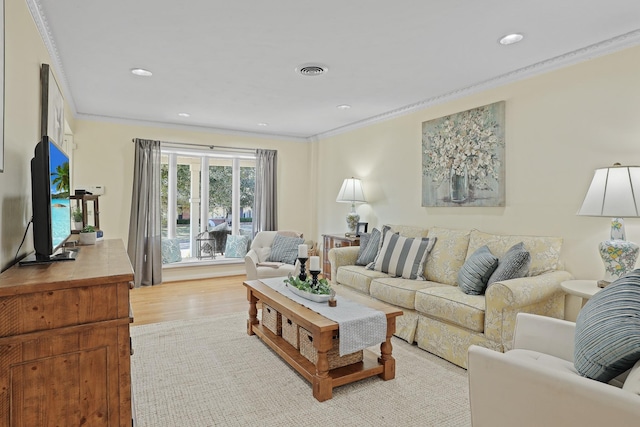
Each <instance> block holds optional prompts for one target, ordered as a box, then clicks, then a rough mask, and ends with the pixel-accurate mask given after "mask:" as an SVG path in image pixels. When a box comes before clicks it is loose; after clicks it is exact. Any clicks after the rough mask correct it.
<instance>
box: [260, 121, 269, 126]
mask: <svg viewBox="0 0 640 427" xmlns="http://www.w3.org/2000/svg"><path fill="white" fill-rule="evenodd" d="M258 126H269V123H264V122H261V123H258Z"/></svg>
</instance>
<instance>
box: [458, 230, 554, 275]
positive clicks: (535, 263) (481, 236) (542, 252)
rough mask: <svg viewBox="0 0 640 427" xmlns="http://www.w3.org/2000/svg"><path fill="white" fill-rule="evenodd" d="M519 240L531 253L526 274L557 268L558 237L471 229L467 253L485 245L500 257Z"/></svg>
mask: <svg viewBox="0 0 640 427" xmlns="http://www.w3.org/2000/svg"><path fill="white" fill-rule="evenodd" d="M520 242H523V243H524V248H525V249H526V250H527V251H529V253H530V254H531V265H530V266H529V274H528V276H537V275H538V274H542V273H545V272H547V271H552V270H555V269H556V268H558V262H559V259H560V248H561V247H562V239H561V238H560V237H545V236H513V235H499V234H489V233H483V232H482V231H478V230H471V238H470V240H469V251H468V255H469V256H470V255H471V254H472V253H473V252H474V251H475V250H476V249H478V248H480V247H482V246H484V245H487V246H488V247H489V250H490V251H491V253H492V254H494V255H495V256H497V257H498V258H502V256H503V255H504V254H505V253H506V252H507V251H508V250H509V248H511V247H512V246H513V245H515V244H517V243H520Z"/></svg>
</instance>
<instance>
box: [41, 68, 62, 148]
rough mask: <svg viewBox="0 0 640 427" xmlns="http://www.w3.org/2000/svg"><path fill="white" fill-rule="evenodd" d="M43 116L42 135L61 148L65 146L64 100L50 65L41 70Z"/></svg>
mask: <svg viewBox="0 0 640 427" xmlns="http://www.w3.org/2000/svg"><path fill="white" fill-rule="evenodd" d="M40 87H41V114H40V134H41V135H42V136H44V135H47V136H48V137H49V138H51V139H52V140H53V142H55V143H56V144H58V145H59V146H63V144H64V141H63V140H64V98H63V97H62V92H61V91H60V86H58V82H57V81H56V78H55V76H54V75H53V72H52V71H51V67H50V66H49V64H42V68H41V69H40Z"/></svg>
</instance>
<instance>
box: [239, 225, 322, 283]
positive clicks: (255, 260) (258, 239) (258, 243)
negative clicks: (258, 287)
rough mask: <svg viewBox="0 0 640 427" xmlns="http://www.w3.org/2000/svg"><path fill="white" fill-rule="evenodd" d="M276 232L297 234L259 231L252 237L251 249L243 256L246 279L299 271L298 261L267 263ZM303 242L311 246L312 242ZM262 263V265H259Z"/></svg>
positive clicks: (284, 274) (282, 275) (294, 233)
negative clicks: (292, 262)
mask: <svg viewBox="0 0 640 427" xmlns="http://www.w3.org/2000/svg"><path fill="white" fill-rule="evenodd" d="M277 233H285V234H286V235H289V236H291V235H298V236H300V237H302V234H301V233H297V232H278V231H261V232H259V233H258V234H256V236H255V237H254V239H253V241H252V242H251V249H249V252H247V255H246V256H245V257H244V265H245V268H246V270H247V280H255V279H264V278H268V277H286V276H287V275H288V274H289V273H293V274H297V272H298V271H300V265H299V262H298V261H296V263H295V265H293V264H281V263H274V264H270V265H268V264H267V262H266V261H267V259H268V258H269V254H271V245H272V243H273V239H274V238H275V237H276V234H277ZM305 244H307V245H308V246H309V248H311V247H312V246H313V242H311V241H305ZM260 264H263V265H260Z"/></svg>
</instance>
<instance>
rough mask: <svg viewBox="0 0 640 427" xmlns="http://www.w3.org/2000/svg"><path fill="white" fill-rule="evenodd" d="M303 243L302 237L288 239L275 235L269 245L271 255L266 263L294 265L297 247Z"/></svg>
mask: <svg viewBox="0 0 640 427" xmlns="http://www.w3.org/2000/svg"><path fill="white" fill-rule="evenodd" d="M303 243H304V239H303V238H302V237H288V236H283V235H281V234H276V236H275V237H274V238H273V243H272V244H271V253H270V254H269V257H268V258H267V261H272V262H284V263H287V264H295V263H296V259H298V245H301V244H303Z"/></svg>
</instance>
